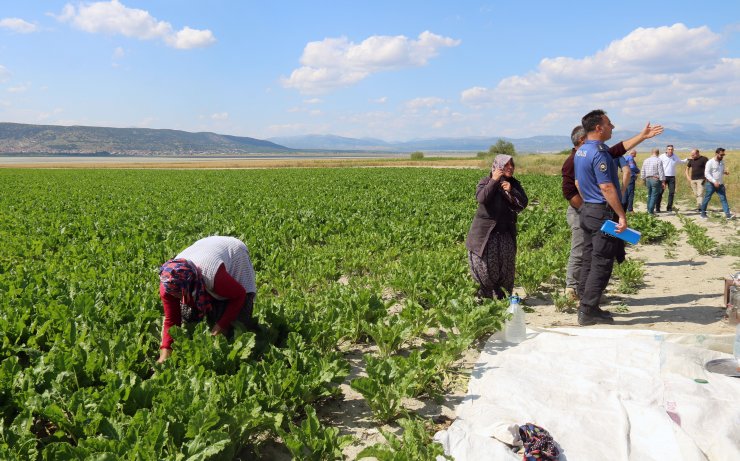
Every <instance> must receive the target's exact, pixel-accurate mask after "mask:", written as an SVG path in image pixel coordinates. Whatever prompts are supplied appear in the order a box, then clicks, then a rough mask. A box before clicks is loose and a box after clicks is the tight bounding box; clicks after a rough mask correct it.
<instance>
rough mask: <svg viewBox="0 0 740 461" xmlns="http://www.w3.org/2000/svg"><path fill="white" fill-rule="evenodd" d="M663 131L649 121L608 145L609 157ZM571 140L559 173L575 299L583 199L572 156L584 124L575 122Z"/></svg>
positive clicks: (569, 291)
mask: <svg viewBox="0 0 740 461" xmlns="http://www.w3.org/2000/svg"><path fill="white" fill-rule="evenodd" d="M662 132H663V127H662V126H660V125H656V126H650V123H649V122H648V124H647V125H645V128H643V129H642V131H641V132H640V133H638V134H637V135H635V136H633V137H631V138H630V139H628V140H626V141H622V142H619V143H617V144H615V145H613V146H612V147H610V148H609V155H611V156H612V157H615V158H616V157H621V156H622V155H624V153H625V152H626V151H627V149H632V148H633V147H636V146H637V145H638V144H640V143H641V142H643V141H644V140H646V139H650V138H652V137H653V136H657V135H659V134H660V133H662ZM570 140H571V141H572V142H573V149H571V152H570V155H569V156H568V158H566V159H565V162H563V167H562V169H561V173H562V177H563V180H562V190H563V197H565V200H567V201H568V204H569V205H568V211H567V212H566V215H565V216H566V219H567V221H568V226H570V232H571V237H570V256H569V257H568V269H567V270H566V273H565V295H566V296H568V297H569V298H570V299H573V300H578V299H579V298H580V296H579V294H578V282H579V280H580V276H581V265H582V263H583V231H582V230H581V218H580V213H581V207H582V206H583V199H582V198H581V196H580V195H579V194H578V189H577V188H576V174H575V168H574V164H573V159H574V156H575V153H576V150H577V149H578V148H580V147H581V145H583V142H584V141H585V140H586V130H584V129H583V126H581V125H578V126H576V127H575V128H573V131H571V133H570Z"/></svg>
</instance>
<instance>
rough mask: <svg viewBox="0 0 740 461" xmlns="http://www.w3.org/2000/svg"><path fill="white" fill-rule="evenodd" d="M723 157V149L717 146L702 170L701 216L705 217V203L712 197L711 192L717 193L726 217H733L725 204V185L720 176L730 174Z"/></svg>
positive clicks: (707, 203)
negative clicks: (704, 179)
mask: <svg viewBox="0 0 740 461" xmlns="http://www.w3.org/2000/svg"><path fill="white" fill-rule="evenodd" d="M723 158H725V149H724V148H723V147H718V148H717V150H716V151H715V155H714V158H713V159H710V160H709V161H707V166H706V168H705V170H704V177H705V178H706V179H707V182H706V184H705V185H704V201H703V202H702V203H701V209H700V210H699V211H700V212H701V216H700V217H701V218H702V219H707V205H709V200H710V199H711V198H712V194H714V193H717V195H718V196H719V201H720V203H722V210H723V211H724V212H725V217H727V219H732V218H734V217H735V215H734V214H732V213H731V212H730V206H729V205H728V204H727V195H726V194H725V185H724V184H723V183H722V176H724V175H726V174H730V173H729V172H728V171H725V162H723V161H722V159H723Z"/></svg>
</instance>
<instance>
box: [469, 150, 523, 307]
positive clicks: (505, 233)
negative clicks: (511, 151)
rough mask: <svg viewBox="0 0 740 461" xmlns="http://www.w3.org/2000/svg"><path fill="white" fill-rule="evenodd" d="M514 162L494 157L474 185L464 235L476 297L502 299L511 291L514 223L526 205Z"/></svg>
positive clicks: (502, 157) (514, 244)
mask: <svg viewBox="0 0 740 461" xmlns="http://www.w3.org/2000/svg"><path fill="white" fill-rule="evenodd" d="M513 175H514V159H513V158H511V156H509V155H497V156H496V158H494V159H493V166H492V167H491V173H490V174H489V175H488V176H486V177H485V178H483V179H481V180H480V182H479V183H478V188H477V189H476V192H475V198H476V199H477V200H478V210H477V211H476V212H475V217H474V218H473V223H472V224H471V226H470V231H469V232H468V238H467V239H466V241H465V246H466V248H467V249H468V261H469V263H470V273H471V274H472V276H473V279H474V280H475V281H476V282H477V283H478V284H479V285H480V288H479V289H478V296H480V297H482V298H493V297H494V295H495V296H496V298H498V299H502V298H505V297H506V296H507V294H511V291H512V290H513V289H514V267H515V262H516V220H517V214H518V213H520V212H521V211H522V210H523V209H524V208H525V207H526V206H527V203H528V199H527V194H526V193H525V192H524V189H523V188H522V186H521V184H520V183H519V181H517V180H516V178H514V176H513Z"/></svg>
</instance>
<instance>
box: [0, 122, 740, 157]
mask: <svg viewBox="0 0 740 461" xmlns="http://www.w3.org/2000/svg"><path fill="white" fill-rule="evenodd" d="M672 126H675V127H676V128H670V129H666V130H665V132H664V133H663V134H662V135H660V136H659V137H655V138H653V139H649V140H647V141H645V142H644V143H642V144H641V145H640V148H639V149H640V151H643V152H644V151H647V150H648V149H650V148H653V147H663V146H665V145H666V144H673V145H674V146H675V148H676V150H677V151H678V152H681V151H688V150H689V149H691V148H694V147H696V148H698V149H701V150H702V151H704V152H708V151H713V150H714V149H715V148H716V147H719V146H722V147H725V148H726V149H728V150H729V149H740V127H714V128H712V129H706V128H702V127H699V126H695V125H679V124H675V125H672ZM634 135H635V132H629V131H615V132H614V134H613V136H612V140H611V143H614V142H617V141H618V140H624V139H628V138H630V137H632V136H634ZM499 139H504V140H506V141H509V142H511V143H512V144H514V147H515V148H516V150H517V151H518V152H520V153H545V152H560V151H562V150H566V149H569V148H570V145H571V142H570V138H569V137H568V136H531V137H528V138H509V137H504V136H501V137H498V136H486V137H483V136H480V137H458V138H453V137H446V138H430V139H415V140H410V141H396V142H391V141H384V140H381V139H376V138H349V137H342V136H335V135H306V136H287V137H273V138H268V139H267V140H261V139H255V138H249V137H243V136H231V135H223V134H217V133H211V132H199V133H191V132H188V131H179V130H168V129H150V128H106V127H92V126H56V125H29V124H21V123H0V155H134V156H136V155H140V156H189V155H224V156H227V155H231V156H240V155H251V154H258V153H260V154H291V153H295V154H298V153H300V152H312V153H316V152H328V153H338V152H345V153H352V152H379V153H383V152H388V153H403V152H414V151H422V152H428V153H444V152H471V153H474V152H480V151H487V150H488V148H489V147H490V146H491V145H493V144H495V143H496V142H497V141H498V140H499Z"/></svg>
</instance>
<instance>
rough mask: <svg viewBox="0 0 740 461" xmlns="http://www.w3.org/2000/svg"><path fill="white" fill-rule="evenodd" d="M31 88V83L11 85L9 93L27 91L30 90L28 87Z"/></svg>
mask: <svg viewBox="0 0 740 461" xmlns="http://www.w3.org/2000/svg"><path fill="white" fill-rule="evenodd" d="M29 88H31V84H30V83H22V84H20V85H16V86H11V87H10V88H8V93H25V92H26V91H28V89H29Z"/></svg>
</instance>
